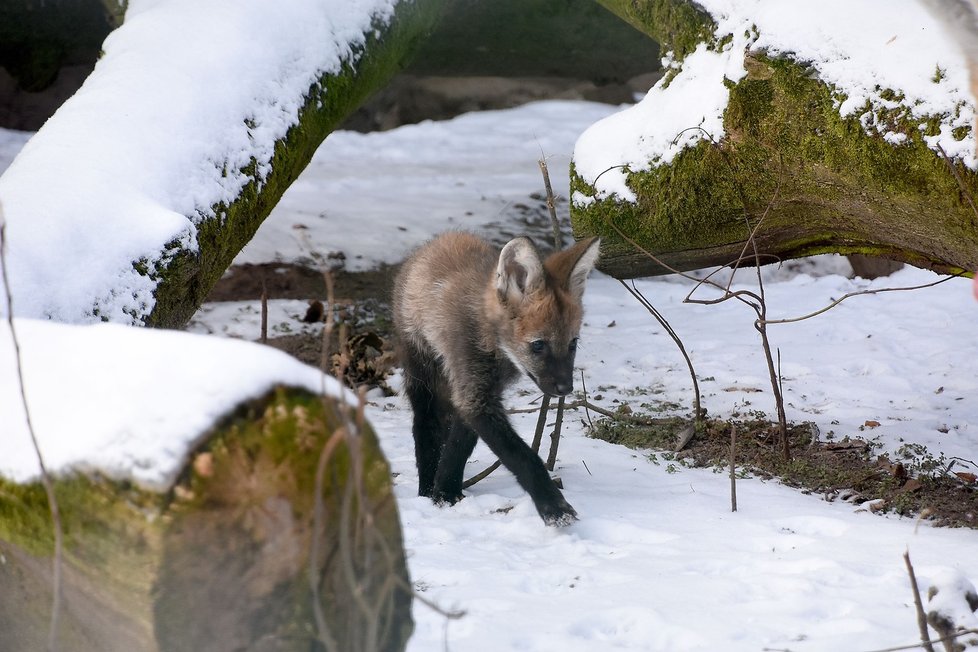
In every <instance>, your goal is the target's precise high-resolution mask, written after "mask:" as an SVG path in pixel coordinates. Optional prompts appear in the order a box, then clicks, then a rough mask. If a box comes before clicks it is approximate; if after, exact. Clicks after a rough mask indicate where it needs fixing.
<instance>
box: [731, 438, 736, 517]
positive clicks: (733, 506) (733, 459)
mask: <svg viewBox="0 0 978 652" xmlns="http://www.w3.org/2000/svg"><path fill="white" fill-rule="evenodd" d="M730 511H731V512H736V511H737V426H736V425H734V426H731V427H730Z"/></svg>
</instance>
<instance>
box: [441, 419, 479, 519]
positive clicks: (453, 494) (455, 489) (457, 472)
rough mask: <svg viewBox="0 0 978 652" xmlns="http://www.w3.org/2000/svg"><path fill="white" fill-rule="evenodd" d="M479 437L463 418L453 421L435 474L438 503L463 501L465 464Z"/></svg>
mask: <svg viewBox="0 0 978 652" xmlns="http://www.w3.org/2000/svg"><path fill="white" fill-rule="evenodd" d="M477 441H478V436H477V435H476V434H475V431H473V430H472V429H471V428H469V427H468V426H467V425H465V422H464V421H462V419H461V418H454V419H452V425H451V430H450V431H449V435H448V439H446V440H445V444H444V446H443V447H442V451H441V461H440V462H439V463H438V472H437V473H436V474H435V493H434V494H433V496H432V497H433V498H434V499H435V501H436V502H445V503H449V504H454V503H457V502H458V501H460V500H462V482H463V476H464V475H465V462H466V461H468V459H469V456H470V455H472V449H473V448H475V444H476V442H477Z"/></svg>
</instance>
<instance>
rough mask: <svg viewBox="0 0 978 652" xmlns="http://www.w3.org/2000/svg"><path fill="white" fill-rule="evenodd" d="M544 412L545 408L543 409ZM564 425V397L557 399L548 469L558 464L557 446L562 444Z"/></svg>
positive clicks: (551, 469) (552, 468) (550, 469)
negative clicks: (561, 435) (562, 428)
mask: <svg viewBox="0 0 978 652" xmlns="http://www.w3.org/2000/svg"><path fill="white" fill-rule="evenodd" d="M541 412H543V410H541ZM563 425H564V397H563V396H561V397H559V398H558V399H557V423H556V424H555V425H554V431H553V433H551V435H550V453H549V454H548V455H547V470H548V471H553V470H554V467H556V466H557V447H558V446H560V429H561V427H562V426H563Z"/></svg>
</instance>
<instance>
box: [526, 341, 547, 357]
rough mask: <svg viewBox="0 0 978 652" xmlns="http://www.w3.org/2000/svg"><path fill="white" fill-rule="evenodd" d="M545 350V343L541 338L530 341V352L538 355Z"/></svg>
mask: <svg viewBox="0 0 978 652" xmlns="http://www.w3.org/2000/svg"><path fill="white" fill-rule="evenodd" d="M546 350H547V343H546V342H544V341H543V340H533V341H532V342H530V352H531V353H533V354H534V355H540V354H542V353H543V352H544V351H546Z"/></svg>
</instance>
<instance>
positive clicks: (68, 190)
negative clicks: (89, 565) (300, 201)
mask: <svg viewBox="0 0 978 652" xmlns="http://www.w3.org/2000/svg"><path fill="white" fill-rule="evenodd" d="M441 2H442V0H417V1H408V0H404V1H398V0H357V2H346V1H340V0H327V1H325V2H323V1H320V0H290V1H289V2H285V3H268V2H264V0H242V1H236V0H218V1H216V2H208V3H199V2H190V1H188V0H164V1H163V2H150V1H148V0H133V1H132V2H130V3H129V4H128V8H127V12H126V17H125V21H124V23H123V24H122V26H121V27H119V28H118V29H116V30H115V31H114V32H112V33H111V34H110V35H109V37H108V38H107V39H106V41H105V43H104V45H103V50H104V54H103V56H102V58H101V60H100V61H99V62H98V64H97V65H96V68H95V71H94V72H93V73H92V75H91V76H90V77H89V78H88V79H87V80H86V82H85V84H84V85H83V86H82V87H81V88H80V89H79V90H78V92H77V93H76V94H75V95H74V96H73V97H72V98H70V99H69V100H68V101H67V102H66V103H65V104H64V105H63V106H62V107H61V108H60V109H59V110H58V112H57V113H55V115H54V116H52V117H51V119H50V120H48V122H47V123H46V124H45V125H44V127H42V128H41V129H40V130H39V131H38V133H37V134H36V135H35V136H34V137H33V138H32V139H31V141H30V142H29V143H28V144H27V146H26V147H25V148H24V150H23V151H22V152H21V153H20V154H19V155H18V157H17V158H16V159H15V160H14V162H13V163H12V164H11V166H10V167H9V168H8V169H7V171H6V172H5V173H4V175H3V176H2V177H0V202H2V204H3V207H4V210H5V213H6V220H7V239H8V256H9V271H10V279H9V281H10V287H11V290H12V292H13V294H14V298H15V301H14V310H15V312H16V313H17V314H18V315H19V316H24V317H33V318H46V319H54V320H57V321H63V322H75V323H77V322H92V321H99V320H103V321H114V322H122V323H130V324H145V325H154V326H168V327H175V326H180V325H182V324H183V323H185V322H186V320H187V319H188V318H189V317H190V316H191V315H192V314H193V312H194V311H195V310H196V308H197V307H198V306H199V305H200V303H201V301H202V300H203V298H204V297H205V296H206V294H207V292H208V291H209V289H210V288H211V287H212V286H213V284H214V283H215V282H216V281H217V279H218V278H219V277H220V275H221V274H222V273H223V272H224V270H225V269H226V268H227V266H228V265H229V264H230V263H231V261H232V259H233V258H234V256H235V255H236V254H237V252H238V251H240V250H241V248H242V247H243V246H244V245H245V244H246V243H247V242H248V240H249V239H250V238H251V237H252V235H253V234H254V233H255V231H256V230H257V229H258V227H259V225H260V224H261V223H262V221H263V220H264V219H265V217H266V216H267V215H268V214H269V212H270V211H271V209H272V207H273V206H274V205H275V203H276V202H277V201H278V199H279V197H281V195H282V193H283V192H284V191H285V189H286V188H287V187H288V186H289V184H290V183H291V182H292V181H293V180H294V179H295V178H296V177H297V176H298V174H299V173H300V172H301V171H302V169H303V168H304V167H305V166H306V164H307V163H308V162H309V160H310V158H311V157H312V155H313V153H314V152H315V150H316V148H317V146H318V145H319V144H320V143H321V142H322V140H323V139H324V138H325V137H326V135H327V134H329V133H330V131H331V130H332V129H334V128H335V126H336V125H337V124H338V123H339V122H340V121H341V120H343V119H344V117H345V116H347V115H348V114H349V113H350V112H352V111H353V110H354V109H355V108H356V107H357V106H358V105H359V104H360V103H361V102H362V101H363V100H364V99H366V98H367V97H368V96H369V95H370V94H371V93H372V92H373V91H374V90H376V89H377V88H379V87H380V86H381V85H382V84H383V83H384V82H385V81H386V80H387V79H388V78H389V77H390V76H392V75H393V74H394V73H395V72H396V71H397V70H398V69H399V68H400V67H401V66H402V64H403V63H404V61H405V59H406V58H407V57H408V55H409V53H410V51H411V50H412V49H413V47H414V45H415V44H416V42H417V41H418V40H419V39H420V38H422V37H423V36H424V35H425V33H426V31H427V30H428V29H429V27H430V26H431V25H432V24H433V23H434V21H435V20H436V18H437V14H438V12H439V10H440V6H441ZM324 202H325V198H324ZM324 208H325V206H324ZM337 237H342V225H337Z"/></svg>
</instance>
